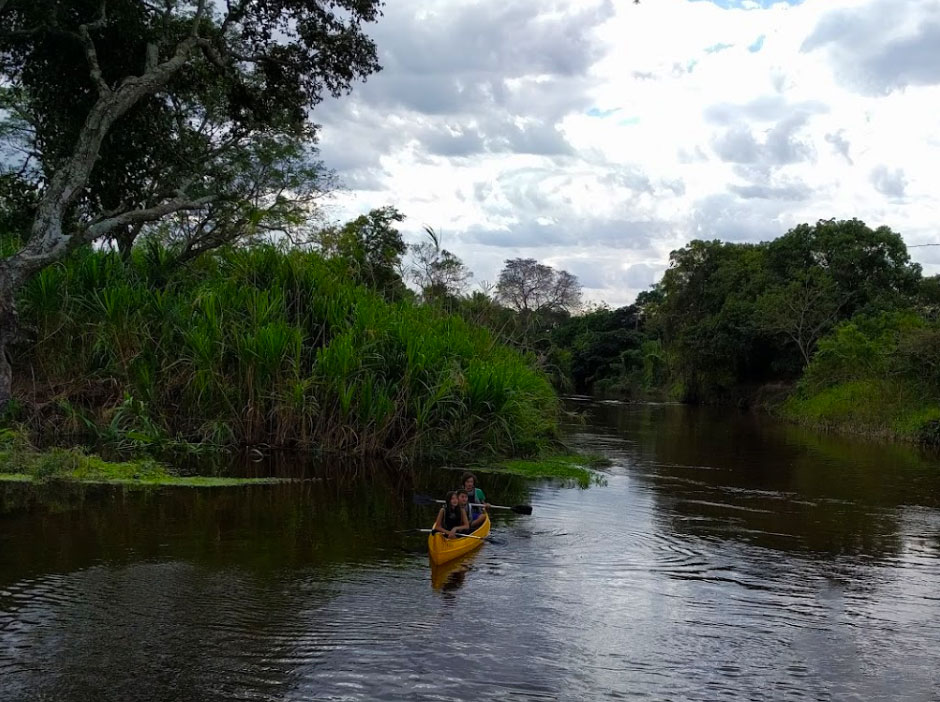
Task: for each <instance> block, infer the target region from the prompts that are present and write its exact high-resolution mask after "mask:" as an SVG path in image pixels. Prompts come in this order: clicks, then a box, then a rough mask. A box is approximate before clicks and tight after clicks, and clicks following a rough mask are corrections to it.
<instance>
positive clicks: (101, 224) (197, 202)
mask: <svg viewBox="0 0 940 702" xmlns="http://www.w3.org/2000/svg"><path fill="white" fill-rule="evenodd" d="M215 199H216V196H215V195H206V196H204V197H199V198H195V199H193V198H190V197H188V196H187V195H186V194H185V193H183V192H180V193H179V194H178V195H177V196H176V197H174V198H172V199H170V200H166V201H164V202H161V203H160V204H158V205H154V206H153V207H148V208H145V209H137V210H126V211H124V212H121V213H119V214H115V215H113V216H111V217H108V218H106V219H102V220H99V221H97V222H95V223H94V224H91V225H90V226H88V227H87V228H86V229H85V231H84V232H82V233H81V235H80V237H79V238H80V240H81V241H80V243H90V242H92V241H95V240H97V239H100V238H101V237H103V236H105V235H106V234H108V233H109V232H111V231H113V230H114V229H116V228H117V227H123V226H126V225H128V224H137V223H141V224H143V223H146V222H153V221H154V220H157V219H160V218H162V217H165V216H166V215H168V214H172V213H173V212H180V211H182V210H198V209H200V208H201V207H205V206H206V205H208V204H209V203H211V202H213V201H214V200H215Z"/></svg>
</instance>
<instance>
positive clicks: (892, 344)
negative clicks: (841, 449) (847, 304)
mask: <svg viewBox="0 0 940 702" xmlns="http://www.w3.org/2000/svg"><path fill="white" fill-rule="evenodd" d="M938 369H940V327H938V326H937V325H936V323H933V324H931V323H929V322H928V321H926V320H924V319H923V317H920V316H918V315H917V314H915V313H914V312H911V311H906V312H905V311H899V312H892V313H881V314H877V315H857V316H856V317H854V318H852V319H851V320H849V321H847V322H844V323H843V324H841V325H839V326H838V327H837V328H836V329H835V330H834V331H833V332H832V333H831V334H829V335H828V336H827V337H825V338H823V339H821V340H820V342H819V351H818V352H817V354H816V356H815V357H814V358H813V361H812V363H811V364H810V366H809V368H808V369H807V372H806V375H805V376H804V378H803V380H802V381H801V383H800V385H799V388H798V392H797V393H796V394H795V395H794V396H792V397H791V398H790V399H789V400H788V401H787V403H786V404H785V405H784V408H783V411H784V414H785V415H787V416H789V417H791V418H793V419H796V420H797V421H804V422H809V423H813V424H815V425H819V426H825V427H836V428H840V429H848V430H853V431H862V432H866V433H876V434H885V435H890V436H899V437H904V438H908V439H913V440H918V441H927V442H935V441H936V439H937V436H936V435H937V422H938V419H940V372H938Z"/></svg>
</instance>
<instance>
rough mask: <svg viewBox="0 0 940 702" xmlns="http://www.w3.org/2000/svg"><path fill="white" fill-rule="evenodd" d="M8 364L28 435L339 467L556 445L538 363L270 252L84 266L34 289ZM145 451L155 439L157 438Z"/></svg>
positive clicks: (315, 259) (454, 322)
mask: <svg viewBox="0 0 940 702" xmlns="http://www.w3.org/2000/svg"><path fill="white" fill-rule="evenodd" d="M20 309H21V317H22V320H23V322H24V329H26V339H25V340H24V342H23V343H22V344H20V346H19V347H18V349H17V355H16V357H15V359H14V363H15V369H16V377H17V378H18V379H19V380H18V382H19V387H18V388H17V391H18V394H19V396H20V397H24V398H26V400H27V402H25V404H24V406H25V407H26V408H27V409H28V411H24V412H23V414H22V416H21V417H19V419H21V420H25V421H27V422H28V425H29V426H30V427H31V428H32V431H33V433H34V435H37V436H39V435H45V437H46V438H48V437H49V436H54V437H56V438H61V437H64V436H68V437H70V438H72V439H74V437H87V436H90V437H91V438H101V437H107V438H108V439H109V440H119V439H120V437H122V436H123V437H125V439H126V437H127V436H128V435H133V436H137V437H138V439H139V438H140V437H141V436H150V437H158V436H159V437H162V439H163V440H169V441H177V442H190V443H212V444H219V445H252V444H268V445H271V446H279V447H303V448H319V449H323V450H328V451H342V452H346V453H357V454H363V453H370V454H381V455H395V456H416V455H439V456H446V457H459V456H471V455H472V456H474V457H478V456H479V455H480V454H481V453H482V454H489V455H520V454H526V453H533V452H536V451H538V450H539V449H541V448H543V447H544V446H545V445H547V443H549V442H550V441H551V440H552V439H553V438H554V437H555V433H556V428H557V419H558V401H557V398H556V396H555V394H554V391H553V390H552V388H551V386H550V384H549V382H548V380H547V378H546V377H545V376H544V375H543V374H542V373H541V372H540V371H538V370H537V369H536V368H535V365H534V362H533V361H532V359H529V358H526V357H524V356H523V355H521V354H520V353H518V352H516V351H514V350H512V349H509V348H507V347H505V346H502V345H500V344H499V343H497V342H496V341H494V339H493V337H492V336H491V335H490V334H489V333H488V332H487V331H486V330H484V329H482V328H479V327H476V326H474V325H472V324H470V323H468V322H465V321H464V320H462V319H459V318H457V317H453V316H447V315H444V314H442V313H441V312H440V311H438V310H434V309H431V308H427V307H422V306H416V305H414V304H411V303H408V302H399V303H394V304H393V303H389V302H386V301H385V300H383V299H382V298H381V297H380V296H378V295H377V294H375V293H374V292H372V291H370V290H368V289H366V288H363V287H359V286H356V285H354V284H352V283H350V282H348V281H346V280H344V279H343V278H342V276H341V275H340V274H338V273H337V272H336V269H335V266H334V265H332V263H331V262H330V261H326V260H323V259H322V258H320V257H319V256H318V255H316V254H313V253H309V252H303V251H298V250H289V251H284V250H279V249H277V248H275V247H270V246H257V247H252V248H245V249H237V250H236V249H231V250H225V251H220V252H216V253H214V254H212V255H208V256H203V257H202V258H200V259H198V260H196V261H194V262H193V263H192V264H191V265H190V266H188V267H186V268H182V269H175V270H174V269H172V268H171V267H169V266H168V265H167V256H166V254H165V252H164V251H163V250H162V249H160V248H159V247H157V246H148V247H145V248H143V249H141V250H139V251H135V253H134V256H133V258H132V260H131V261H130V262H128V263H125V262H123V261H122V260H121V259H120V258H119V257H118V256H117V255H115V254H112V253H108V252H101V251H93V250H86V251H83V252H80V253H79V254H78V255H77V256H75V257H73V258H71V259H70V260H69V261H68V262H66V263H63V264H60V265H57V266H53V267H51V268H48V269H46V270H44V271H43V272H42V273H41V274H40V275H38V276H37V277H36V278H34V279H33V280H32V281H31V282H30V283H29V285H27V287H26V289H25V290H24V291H23V295H22V298H21V301H20ZM154 440H156V439H154Z"/></svg>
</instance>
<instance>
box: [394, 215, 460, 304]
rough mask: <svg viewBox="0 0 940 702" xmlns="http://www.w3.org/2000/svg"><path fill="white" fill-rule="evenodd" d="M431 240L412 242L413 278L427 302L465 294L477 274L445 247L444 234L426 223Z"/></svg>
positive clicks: (410, 273)
mask: <svg viewBox="0 0 940 702" xmlns="http://www.w3.org/2000/svg"><path fill="white" fill-rule="evenodd" d="M424 231H425V232H426V233H427V235H428V238H429V239H430V241H422V242H421V243H419V244H413V245H412V246H411V265H410V267H409V275H410V277H411V280H412V281H413V282H414V283H415V285H417V286H418V287H419V288H420V289H421V295H422V296H423V297H424V300H425V302H441V301H448V300H453V299H454V298H456V297H457V296H458V295H460V294H462V293H463V292H464V291H465V290H466V288H467V284H468V283H469V282H470V279H471V278H472V277H473V273H471V272H470V271H469V270H468V269H467V267H466V266H465V265H464V263H463V261H461V260H460V259H459V258H458V257H457V256H455V255H454V254H452V253H451V252H450V251H448V250H447V249H444V248H441V238H440V235H438V233H437V232H435V231H434V230H433V229H432V228H431V227H425V228H424Z"/></svg>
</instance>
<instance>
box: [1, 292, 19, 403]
mask: <svg viewBox="0 0 940 702" xmlns="http://www.w3.org/2000/svg"><path fill="white" fill-rule="evenodd" d="M17 331H18V325H17V317H16V300H15V297H14V294H13V291H12V290H11V289H9V288H8V287H7V286H6V285H3V284H2V283H0V412H2V411H3V410H5V409H6V407H7V405H8V404H9V403H10V400H12V399H13V367H12V366H11V365H10V358H9V353H10V345H11V344H12V343H13V342H14V341H15V339H16V334H17Z"/></svg>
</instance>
